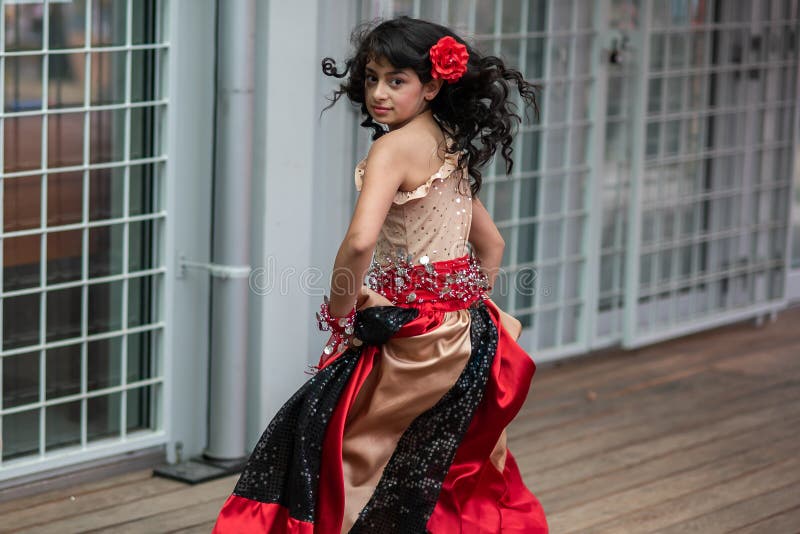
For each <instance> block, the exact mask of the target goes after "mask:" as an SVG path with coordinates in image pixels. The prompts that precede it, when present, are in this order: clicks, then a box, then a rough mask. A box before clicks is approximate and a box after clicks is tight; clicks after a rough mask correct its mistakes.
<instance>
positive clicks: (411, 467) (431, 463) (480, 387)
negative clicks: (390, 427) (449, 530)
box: [350, 300, 498, 534]
mask: <svg viewBox="0 0 800 534" xmlns="http://www.w3.org/2000/svg"><path fill="white" fill-rule="evenodd" d="M469 312H470V316H471V325H470V341H471V343H472V353H471V355H470V358H469V361H468V362H467V364H466V366H465V367H464V370H463V371H462V372H461V375H460V376H459V377H458V379H457V380H456V382H455V384H454V385H453V387H452V388H450V390H448V392H447V393H445V394H444V395H443V396H442V398H441V399H439V402H437V403H436V404H435V405H434V406H432V407H431V408H430V409H428V410H427V411H425V412H423V413H422V414H420V415H419V416H418V417H417V418H416V419H414V420H413V421H412V422H411V424H410V425H409V426H408V428H407V429H406V430H405V432H403V435H402V436H401V437H400V440H399V441H398V443H397V448H396V449H395V451H394V453H393V454H392V456H391V458H390V459H389V462H388V463H387V465H386V468H385V469H384V472H383V475H382V476H381V479H380V481H379V482H378V486H377V487H376V488H375V491H374V492H373V494H372V497H371V498H370V500H369V501H368V502H367V504H366V505H365V506H364V509H363V510H361V512H360V513H359V518H358V520H357V521H356V523H355V524H354V525H353V528H351V529H350V534H367V533H370V534H372V533H383V532H386V533H389V532H391V533H393V534H419V533H425V532H427V529H426V525H427V523H428V520H429V519H430V516H431V514H432V513H433V509H434V507H435V506H436V502H437V501H438V499H439V492H440V491H441V488H442V483H443V482H444V478H445V476H446V475H447V472H448V470H449V469H450V464H452V462H453V458H454V457H455V454H456V449H457V448H458V445H459V444H460V443H461V440H462V439H463V437H464V434H465V433H466V431H467V428H468V427H469V424H470V421H471V420H472V417H473V415H474V413H475V410H476V408H477V407H478V404H479V403H480V401H481V399H482V398H483V392H484V389H485V388H486V383H487V381H488V378H489V371H490V369H491V366H492V361H493V360H494V356H495V353H496V350H497V336H498V335H497V329H496V327H495V325H494V323H493V322H492V319H491V317H490V316H489V311H488V309H487V308H486V305H485V304H484V302H483V301H482V300H479V301H477V302H475V303H474V304H473V305H472V306H470V308H469Z"/></svg>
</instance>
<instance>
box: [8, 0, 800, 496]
mask: <svg viewBox="0 0 800 534" xmlns="http://www.w3.org/2000/svg"><path fill="white" fill-rule="evenodd" d="M333 4H335V5H333ZM399 14H406V15H411V16H419V17H423V18H426V19H429V20H433V21H436V22H442V23H445V24H447V25H450V26H452V27H453V28H455V29H456V30H458V31H460V32H461V33H462V34H463V35H464V36H465V37H467V38H469V39H470V40H471V41H473V42H474V43H475V44H476V46H478V47H479V48H480V49H482V50H483V51H485V52H487V53H492V54H495V55H499V56H502V57H503V58H504V59H505V60H506V61H507V62H509V63H510V64H512V65H514V66H517V67H518V68H519V69H520V70H521V71H522V72H523V74H524V75H525V77H526V78H527V79H528V80H530V81H533V82H536V83H539V84H541V85H542V87H543V90H542V93H541V99H540V105H541V110H542V112H541V115H540V116H539V117H535V116H533V115H531V114H529V115H528V116H526V117H525V118H524V120H523V122H522V124H521V125H520V130H519V133H518V135H517V137H516V144H515V146H514V161H515V164H514V168H513V169H512V172H511V173H510V174H506V172H505V168H504V167H503V166H501V165H500V164H492V165H490V166H489V168H487V169H486V172H485V178H484V186H483V189H482V190H481V193H480V196H481V199H482V201H483V203H484V204H485V205H486V206H487V208H488V209H489V211H490V212H491V214H492V216H493V218H494V220H495V222H496V224H497V226H498V228H499V229H500V231H501V233H502V234H503V237H504V239H505V242H506V250H505V255H504V258H503V265H502V271H501V273H500V275H499V276H498V279H497V283H496V284H495V290H494V293H493V299H494V301H495V302H496V303H497V304H498V305H499V306H500V307H501V308H503V309H504V310H506V311H508V312H509V313H511V314H512V315H514V316H516V317H517V318H518V319H520V321H522V323H523V326H524V330H523V334H522V336H521V337H520V340H519V342H520V344H521V345H522V346H523V347H524V348H525V349H526V350H527V351H528V352H529V353H530V354H531V355H532V356H533V357H534V358H535V359H536V361H537V362H545V361H551V360H555V359H559V358H565V357H570V356H574V355H580V354H585V353H587V352H590V351H592V350H596V349H599V348H603V347H610V346H620V347H621V350H624V349H626V348H633V347H637V346H641V345H644V344H649V343H654V342H657V341H661V340H665V339H669V338H673V337H677V336H680V335H685V334H688V333H691V332H696V331H698V330H702V329H707V328H712V327H715V326H718V325H722V324H727V323H730V322H734V321H740V320H744V319H756V320H762V319H763V318H766V317H774V315H775V314H776V313H779V312H780V310H781V309H783V308H785V307H786V306H787V305H789V304H790V303H791V302H793V301H796V300H798V299H800V196H799V195H800V181H799V180H798V172H797V151H798V147H800V144H798V138H797V131H798V109H797V108H798V106H797V105H798V94H800V93H799V92H798V76H797V73H798V54H797V46H798V35H797V34H798V0H768V1H763V2H762V1H756V0H736V1H734V0H558V1H556V0H402V1H401V0H394V1H392V0H373V1H366V0H363V1H359V0H352V1H348V2H336V3H332V2H323V1H318V0H302V1H297V2H271V1H264V2H261V1H255V0H250V1H242V2H237V3H229V2H219V3H217V2H214V1H212V0H193V1H189V0H136V1H134V0H48V1H36V0H4V1H3V3H2V13H1V14H0V18H2V20H1V21H0V32H2V36H0V46H2V49H0V77H2V80H3V93H2V96H0V98H2V106H1V108H2V109H1V110H0V136H1V137H0V144H2V147H3V149H2V151H0V158H2V159H1V165H0V172H2V185H1V186H0V198H1V199H2V202H0V206H2V208H0V209H2V222H3V226H2V230H1V232H0V242H1V243H2V246H0V258H2V269H0V317H1V319H2V320H0V339H2V346H0V391H1V392H2V395H0V435H2V450H1V451H0V487H2V486H4V485H5V486H8V485H12V484H18V483H20V481H24V480H30V479H31V478H36V477H43V476H49V475H52V474H54V473H57V472H62V471H65V470H70V469H75V468H76V467H78V466H85V465H89V464H91V463H92V462H95V463H97V462H101V461H104V460H108V459H113V458H119V457H122V456H124V455H131V454H135V453H142V452H143V451H151V452H155V453H159V452H163V454H165V456H166V459H167V460H168V461H169V462H176V461H179V460H185V459H186V458H189V457H192V456H195V455H198V454H201V453H204V452H205V453H207V454H209V455H210V456H212V457H216V458H236V457H240V456H241V455H244V454H246V452H247V450H248V448H249V447H251V446H252V445H253V444H254V443H255V441H256V440H257V439H258V437H259V436H260V434H261V432H262V431H263V429H264V427H265V426H266V423H267V422H268V421H269V419H270V418H271V416H272V415H273V414H274V413H275V411H276V410H277V409H278V407H280V405H281V404H282V403H283V402H284V401H285V399H286V398H288V396H289V395H290V394H291V393H292V392H293V391H294V390H295V389H296V388H297V387H298V386H299V385H300V384H301V383H302V382H303V381H304V380H305V379H306V378H307V375H305V374H304V371H305V370H306V366H307V365H308V364H311V363H315V362H316V361H317V359H318V357H319V354H320V350H321V348H322V345H323V343H324V341H325V339H326V338H325V337H324V336H323V334H322V333H321V332H318V331H316V321H315V319H314V312H315V311H316V309H317V307H318V306H319V302H320V301H321V300H322V296H323V295H324V294H325V293H326V292H327V291H328V287H329V285H328V283H327V281H328V279H329V276H330V271H331V269H332V264H333V258H334V257H335V254H336V251H337V249H338V246H339V243H340V240H341V238H342V237H343V235H344V231H345V229H346V227H347V224H348V220H349V216H350V214H351V213H352V207H353V205H354V201H355V198H356V192H355V188H354V184H353V180H352V172H353V167H354V165H355V163H356V162H357V161H358V159H359V158H360V157H362V156H363V155H364V154H365V153H366V150H367V148H368V136H367V132H365V131H362V130H360V129H359V127H358V125H357V124H358V122H359V120H358V115H357V113H356V112H355V110H353V109H352V108H351V107H350V106H349V105H348V104H346V103H345V102H340V103H339V104H338V105H336V106H334V107H333V108H331V109H330V110H327V111H325V112H324V113H323V112H322V110H323V107H325V105H326V104H327V101H326V97H327V96H328V95H330V92H331V91H332V90H333V89H334V88H335V83H336V81H335V80H332V79H328V78H325V77H324V76H323V75H322V73H321V69H320V59H321V58H322V57H325V56H331V57H333V58H335V59H338V60H343V59H344V58H345V57H346V55H347V53H348V40H347V36H348V35H349V32H350V30H351V29H352V28H353V27H354V26H355V25H356V24H357V23H359V22H360V21H366V20H371V19H373V18H375V17H389V16H393V15H399ZM239 29H241V31H238V30H239ZM242 51H244V52H242ZM236 58H240V59H241V58H245V59H246V60H242V61H237V59H236ZM242 95H244V96H242ZM241 99H244V100H241ZM242 105H245V106H249V107H245V108H242V107H241V106H242ZM237 109H238V110H241V109H247V110H249V112H250V113H249V114H248V117H249V119H248V120H240V119H241V117H240V116H239V115H233V113H234V111H232V110H237ZM242 147H244V149H245V150H244V154H245V156H246V157H245V156H241V152H237V150H242ZM237 154H239V155H240V156H239V157H237ZM231 162H233V163H231ZM240 183H241V184H242V185H241V186H239V185H234V186H232V185H231V184H240ZM237 212H238V213H237ZM237 215H238V216H239V217H240V218H241V217H244V221H245V224H246V228H245V230H244V231H239V232H238V233H236V232H234V233H233V234H232V237H230V236H225V235H224V234H220V228H225V227H226V223H227V221H229V219H230V218H231V217H235V216H237ZM226 247H227V250H228V251H230V250H233V251H234V252H235V251H237V250H238V251H240V252H241V258H239V259H238V260H237V261H233V260H232V259H231V258H230V256H226ZM242 284H244V286H243V285H242ZM242 287H245V288H246V290H245V291H244V292H241V291H240V292H239V295H240V296H239V297H231V295H234V294H236V291H231V290H232V289H235V288H239V289H241V288H242ZM228 309H232V310H234V312H235V313H228V312H227V310H228ZM220 310H224V311H223V312H221V311H220Z"/></svg>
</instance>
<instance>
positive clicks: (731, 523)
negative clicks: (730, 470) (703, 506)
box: [658, 482, 800, 534]
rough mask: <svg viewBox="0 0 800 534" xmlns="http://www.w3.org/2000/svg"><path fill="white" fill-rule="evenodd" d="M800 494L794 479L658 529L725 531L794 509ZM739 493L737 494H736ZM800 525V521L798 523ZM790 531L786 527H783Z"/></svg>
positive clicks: (665, 533)
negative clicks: (784, 484) (792, 481)
mask: <svg viewBox="0 0 800 534" xmlns="http://www.w3.org/2000/svg"><path fill="white" fill-rule="evenodd" d="M798 495H800V482H795V483H792V484H788V485H786V486H783V487H782V488H778V489H775V490H773V491H768V492H766V493H762V494H761V495H757V496H755V497H753V498H751V499H746V498H742V500H739V501H737V502H735V503H733V504H731V505H729V506H726V507H724V508H721V509H718V510H713V511H711V512H708V513H706V514H703V515H701V516H698V517H695V518H692V519H689V520H687V521H681V522H680V523H675V524H674V525H672V526H670V527H667V528H666V529H662V530H659V531H658V533H659V534H691V533H693V532H696V533H703V534H717V533H719V534H724V533H726V532H730V531H731V530H734V529H736V528H739V527H743V526H746V525H749V524H752V523H753V522H754V521H756V522H757V521H760V520H762V519H766V518H769V517H772V516H774V515H776V514H780V513H783V512H786V511H789V510H791V509H792V508H794V507H795V506H797V496H798ZM737 497H738V495H737ZM795 528H797V529H800V523H796V524H795ZM761 532H779V531H777V530H762V531H761ZM780 532H787V531H780Z"/></svg>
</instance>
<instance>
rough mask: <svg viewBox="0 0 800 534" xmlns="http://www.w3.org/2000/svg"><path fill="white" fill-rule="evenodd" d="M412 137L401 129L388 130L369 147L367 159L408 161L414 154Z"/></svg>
mask: <svg viewBox="0 0 800 534" xmlns="http://www.w3.org/2000/svg"><path fill="white" fill-rule="evenodd" d="M414 148H415V147H414V139H413V137H412V136H410V135H409V134H408V132H405V131H403V129H402V128H401V129H399V130H395V131H392V132H388V133H385V134H383V135H382V136H380V137H379V138H378V139H377V140H376V141H375V142H374V143H372V146H371V147H370V149H369V153H368V154H367V159H368V160H369V158H375V159H381V160H392V161H395V162H402V161H408V158H409V157H410V156H411V155H413V154H414Z"/></svg>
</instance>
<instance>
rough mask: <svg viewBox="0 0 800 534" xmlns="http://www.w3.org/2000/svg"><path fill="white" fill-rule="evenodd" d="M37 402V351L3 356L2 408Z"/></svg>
mask: <svg viewBox="0 0 800 534" xmlns="http://www.w3.org/2000/svg"><path fill="white" fill-rule="evenodd" d="M34 402H39V353H38V352H28V353H25V354H17V355H14V356H5V357H4V358H3V408H6V409H7V408H16V407H17V406H22V405H25V404H32V403H34Z"/></svg>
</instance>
